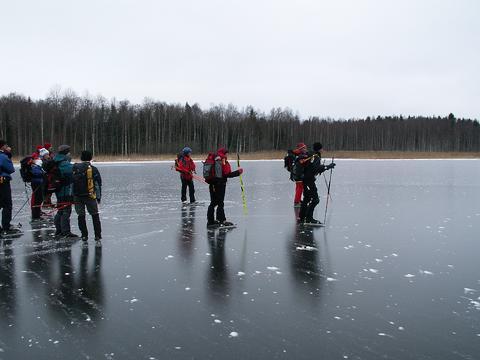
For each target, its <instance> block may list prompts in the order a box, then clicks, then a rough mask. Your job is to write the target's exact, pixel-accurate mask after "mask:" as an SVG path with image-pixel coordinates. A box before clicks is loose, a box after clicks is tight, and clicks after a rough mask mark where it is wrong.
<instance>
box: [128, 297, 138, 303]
mask: <svg viewBox="0 0 480 360" xmlns="http://www.w3.org/2000/svg"><path fill="white" fill-rule="evenodd" d="M137 301H138V299H135V298H133V299H132V300H130V303H131V304H133V303H136V302H137Z"/></svg>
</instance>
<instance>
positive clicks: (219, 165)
mask: <svg viewBox="0 0 480 360" xmlns="http://www.w3.org/2000/svg"><path fill="white" fill-rule="evenodd" d="M227 154H228V150H227V149H225V148H220V149H218V150H217V153H216V156H215V170H214V172H215V176H214V178H213V179H212V180H210V181H209V188H208V189H209V191H210V205H209V206H208V210H207V227H208V228H210V229H212V228H222V227H225V226H232V225H233V223H231V222H229V221H227V220H226V218H225V211H224V209H223V206H224V204H223V201H224V199H225V189H226V186H227V179H228V178H232V177H237V176H240V175H241V174H242V173H243V169H242V168H238V169H237V170H235V171H232V168H231V166H230V163H229V162H228V160H227ZM215 208H217V211H216V213H217V219H216V220H215V216H214V215H215Z"/></svg>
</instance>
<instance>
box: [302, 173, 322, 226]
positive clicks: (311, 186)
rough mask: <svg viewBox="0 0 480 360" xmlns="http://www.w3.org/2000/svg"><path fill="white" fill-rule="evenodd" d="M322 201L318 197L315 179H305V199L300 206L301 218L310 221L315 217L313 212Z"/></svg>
mask: <svg viewBox="0 0 480 360" xmlns="http://www.w3.org/2000/svg"><path fill="white" fill-rule="evenodd" d="M319 202H320V199H319V198H318V191H317V186H316V185H315V180H313V181H303V201H302V206H301V207H300V214H299V217H300V220H302V221H304V220H305V221H309V220H312V219H313V212H314V211H315V207H316V206H317V205H318V203H319Z"/></svg>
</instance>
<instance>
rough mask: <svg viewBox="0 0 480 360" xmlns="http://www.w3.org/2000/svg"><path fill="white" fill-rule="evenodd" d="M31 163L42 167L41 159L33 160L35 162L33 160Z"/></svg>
mask: <svg viewBox="0 0 480 360" xmlns="http://www.w3.org/2000/svg"><path fill="white" fill-rule="evenodd" d="M33 163H34V164H35V165H37V166H42V164H43V161H42V160H41V159H35V160H33Z"/></svg>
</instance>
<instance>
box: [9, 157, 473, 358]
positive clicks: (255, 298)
mask: <svg viewBox="0 0 480 360" xmlns="http://www.w3.org/2000/svg"><path fill="white" fill-rule="evenodd" d="M337 164H338V166H337V167H336V169H335V170H334V172H333V177H332V199H333V200H332V201H330V202H329V209H328V214H327V215H328V216H327V226H326V227H325V228H322V229H320V228H318V229H299V228H298V227H297V226H296V224H295V215H296V214H295V212H296V211H297V210H298V209H294V208H293V206H292V203H293V192H294V184H293V183H292V182H290V181H289V180H288V174H287V173H286V172H285V170H284V169H283V164H282V163H281V162H245V163H244V164H242V166H243V167H244V168H245V173H244V182H245V185H246V195H247V204H248V210H249V215H248V216H244V215H243V214H242V205H241V194H240V186H239V183H238V179H231V180H229V182H228V184H227V197H226V202H225V204H226V205H225V211H226V214H227V218H228V220H230V221H233V222H235V223H237V224H238V228H237V229H234V230H228V231H215V232H209V231H207V230H206V211H207V206H196V207H191V206H188V207H182V206H181V204H180V181H179V179H178V175H177V174H176V173H174V172H172V171H171V170H170V165H171V163H155V164H151V163H144V164H134V165H129V164H111V165H108V164H98V167H99V169H100V171H101V172H102V176H103V179H104V183H105V188H104V198H103V201H102V204H101V206H100V209H101V218H102V225H103V233H104V239H103V241H102V244H103V246H102V247H95V246H94V243H93V241H90V242H89V245H88V246H83V245H82V244H81V241H76V242H75V241H74V242H71V241H63V240H62V241H55V240H53V237H52V233H53V232H54V229H53V227H52V225H51V224H50V223H45V224H32V225H30V224H29V223H28V211H27V210H25V211H22V212H20V214H19V216H18V218H17V219H16V222H18V221H20V222H21V223H22V224H23V230H24V231H25V234H24V235H23V236H22V237H21V238H18V239H13V240H8V241H4V242H3V243H2V246H1V247H0V359H26V358H35V359H65V358H68V359H192V358H193V359H210V358H211V359H247V358H248V359H250V358H251V359H291V358H295V359H312V358H325V359H342V358H348V359H377V358H388V359H402V360H403V359H407V360H413V359H475V358H477V357H478V354H479V353H480V343H479V334H480V299H479V295H480V294H479V291H480V290H479V286H478V285H479V284H480V282H479V276H478V269H479V268H478V254H479V253H480V251H479V250H480V244H479V242H478V235H479V234H480V223H479V221H478V219H479V217H478V216H479V215H478V214H480V207H479V206H480V205H479V204H480V185H479V182H478V179H480V168H479V166H478V162H475V161H434V160H432V161H410V160H409V161H346V160H339V161H338V162H337ZM234 168H235V166H234ZM15 176H16V178H15V180H14V181H13V182H12V187H13V189H14V212H15V209H18V208H19V207H20V206H21V205H22V204H23V202H24V201H25V198H24V196H25V195H24V189H23V184H21V183H20V182H19V178H18V175H15ZM317 187H318V189H319V193H320V205H319V206H318V207H317V210H316V214H315V216H316V218H317V219H320V220H323V214H324V210H325V184H324V181H323V178H319V179H318V181H317ZM196 195H197V199H198V200H200V201H208V196H209V195H208V190H207V187H206V186H205V185H204V184H202V183H196ZM72 224H73V230H74V232H78V230H77V227H76V218H75V213H73V216H72ZM89 227H90V229H91V224H90V221H89ZM90 231H91V232H92V234H93V231H92V230H90ZM405 276H407V277H405Z"/></svg>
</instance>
